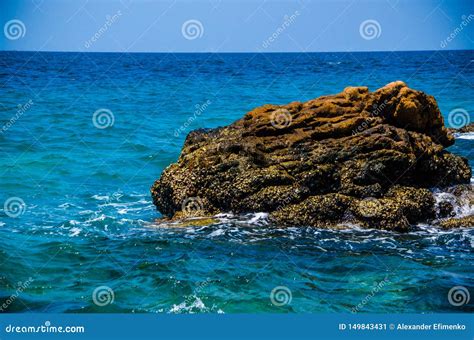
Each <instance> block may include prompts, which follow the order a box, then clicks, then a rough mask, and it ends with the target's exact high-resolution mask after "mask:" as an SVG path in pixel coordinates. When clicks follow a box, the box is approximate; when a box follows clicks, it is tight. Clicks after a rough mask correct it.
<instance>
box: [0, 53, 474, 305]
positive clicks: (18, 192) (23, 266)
mask: <svg viewBox="0 0 474 340" xmlns="http://www.w3.org/2000/svg"><path fill="white" fill-rule="evenodd" d="M395 80H403V81H405V82H406V83H407V84H408V85H409V86H410V87H411V88H414V89H418V90H422V91H425V92H426V93H428V94H431V95H433V96H435V98H436V99H437V101H438V104H439V107H440V109H441V111H442V112H443V115H444V116H445V117H446V118H448V116H449V113H450V112H452V111H453V110H464V111H465V112H467V113H468V114H469V115H470V116H468V120H470V121H471V122H472V121H474V116H473V113H474V101H473V98H474V86H473V84H474V51H436V52H434V51H433V52H429V51H427V52H395V53H394V52H371V53H306V54H300V53H289V54H278V53H274V54H250V53H249V54H206V53H202V54H173V53H165V54H159V53H156V54H145V53H143V54H140V53H138V54H119V53H46V52H40V53H38V52H0V155H1V156H0V172H1V177H0V302H2V301H3V305H2V304H0V311H1V312H48V313H66V312H74V313H75V312H91V313H92V312H93V313H111V312H113V313H116V312H124V313H132V312H135V313H208V312H209V313H320V312H342V313H371V312H373V313H433V312H472V311H474V304H473V303H474V301H473V300H474V298H472V299H471V302H470V303H465V304H462V305H459V306H456V303H453V301H450V299H449V298H448V297H449V294H450V293H449V292H450V290H451V289H452V288H453V287H454V288H455V287H464V288H465V289H467V290H468V291H469V290H470V291H471V293H474V279H473V278H474V252H473V247H474V229H470V230H469V229H458V230H452V231H440V230H438V229H436V228H434V227H433V226H430V225H420V226H417V227H416V228H414V231H412V232H410V233H407V234H398V233H394V232H388V231H377V230H364V229H360V228H356V227H354V228H350V229H345V230H337V231H336V230H324V229H318V228H310V227H306V226H301V227H299V228H282V227H280V226H278V225H272V224H271V223H270V222H269V221H268V219H267V216H266V214H265V212H262V213H258V214H249V215H245V216H234V215H231V214H224V215H220V216H219V222H217V223H213V224H211V225H204V226H190V227H180V228H169V227H163V226H160V225H159V224H158V223H156V222H155V220H156V219H158V218H159V217H160V214H159V212H157V211H156V209H155V208H154V206H153V204H152V201H151V197H150V193H149V189H150V186H151V185H152V184H153V182H154V181H155V180H156V179H157V178H158V177H159V176H160V173H161V172H162V171H163V169H164V168H165V167H167V166H168V165H169V164H171V163H172V162H175V161H176V160H177V158H178V156H179V153H180V150H181V147H182V145H183V142H184V140H185V138H186V135H187V133H189V131H191V130H193V129H197V128H204V127H206V128H212V127H217V126H223V125H227V124H230V123H232V122H233V121H235V120H236V119H239V118H241V117H242V116H243V115H244V114H245V113H246V112H247V111H249V110H251V109H252V108H254V107H257V106H260V105H263V104H266V103H273V104H285V103H288V102H292V101H305V100H309V99H311V98H315V97H318V96H321V95H326V94H332V93H338V92H340V91H342V90H343V89H344V88H345V87H347V86H359V85H360V86H362V85H364V86H368V87H369V89H370V90H376V89H377V88H379V87H382V86H383V85H385V84H387V83H389V82H392V81H395ZM464 111H463V112H464ZM446 121H447V122H448V119H446ZM454 124H457V123H456V121H454ZM471 137H472V136H461V138H459V139H457V141H456V144H455V145H454V146H453V147H451V148H450V151H451V152H453V153H456V154H459V155H463V156H465V157H467V158H468V159H469V160H470V164H471V166H472V165H474V151H473V143H474V140H473V139H472V138H471ZM4 203H5V204H4ZM464 208H465V209H472V207H467V208H466V207H464Z"/></svg>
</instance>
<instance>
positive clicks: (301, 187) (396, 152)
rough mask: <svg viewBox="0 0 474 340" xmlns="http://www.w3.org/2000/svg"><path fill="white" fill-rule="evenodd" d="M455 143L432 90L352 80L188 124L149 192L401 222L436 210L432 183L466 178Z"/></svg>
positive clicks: (390, 225) (306, 217)
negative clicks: (212, 124) (213, 125)
mask: <svg viewBox="0 0 474 340" xmlns="http://www.w3.org/2000/svg"><path fill="white" fill-rule="evenodd" d="M453 143H454V138H453V136H452V135H451V134H450V133H449V132H448V130H447V129H446V128H445V126H444V122H443V118H442V115H441V113H440V111H439V109H438V106H437V104H436V101H435V99H434V98H433V97H432V96H429V95H426V94H424V93H423V92H420V91H415V90H412V89H410V88H408V87H407V86H406V85H405V84H404V83H403V82H400V81H397V82H394V83H390V84H388V85H386V86H385V87H383V88H381V89H379V90H377V91H374V92H369V90H368V89H367V88H366V87H348V88H346V89H345V90H344V91H343V92H342V93H339V94H336V95H330V96H323V97H320V98H317V99H313V100H310V101H308V102H304V103H301V102H293V103H290V104H288V105H283V106H279V105H264V106H262V107H258V108H256V109H254V110H253V111H250V112H248V113H247V114H246V115H245V116H244V117H243V118H242V119H240V120H238V121H236V122H234V123H233V124H231V125H229V126H226V127H222V128H217V129H202V130H196V131H192V132H191V133H190V134H189V135H188V136H187V138H186V141H185V143H184V147H183V150H182V152H181V155H180V157H179V159H178V161H177V163H174V164H171V165H170V166H169V167H168V168H166V169H165V170H164V172H163V173H162V175H161V177H160V179H158V180H157V181H156V182H155V183H154V185H153V186H152V188H151V193H152V197H153V203H154V204H155V205H156V207H157V208H158V210H159V211H160V212H161V213H162V214H163V215H165V216H167V217H169V218H182V217H187V216H211V215H213V214H216V213H221V212H234V213H244V212H262V211H263V212H269V213H270V218H271V219H273V220H274V221H275V222H277V223H279V224H284V225H298V226H300V225H301V226H303V225H304V226H306V225H313V226H321V227H335V226H336V225H337V224H340V223H346V222H351V223H358V224H360V225H362V226H366V227H372V228H380V229H390V230H392V229H395V230H400V231H406V230H408V229H409V227H410V225H412V224H415V223H419V222H423V221H428V220H431V219H434V218H435V217H436V212H435V202H434V198H433V195H432V194H431V192H430V190H428V188H432V187H445V186H451V185H454V184H459V183H469V181H470V178H471V168H470V167H469V165H468V162H467V160H466V159H465V158H462V157H459V156H455V155H453V154H451V153H449V152H447V151H446V150H445V148H446V147H448V146H450V145H452V144H453ZM190 200H191V201H193V202H198V204H194V205H193V207H194V208H193V209H188V208H187V206H186V204H184V203H185V202H187V201H190ZM196 207H197V208H196Z"/></svg>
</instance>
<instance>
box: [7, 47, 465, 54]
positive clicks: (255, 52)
mask: <svg viewBox="0 0 474 340" xmlns="http://www.w3.org/2000/svg"><path fill="white" fill-rule="evenodd" d="M459 51H474V48H472V49H449V50H448V49H439V50H373V51H364V50H362V51H361V50H357V51H306V52H304V51H271V52H270V51H268V52H263V51H254V52H247V51H246V52H242V51H223V52H213V51H195V52H191V51H188V52H184V51H179V52H172V51H149V52H148V51H146V52H145V51H59V50H49V51H39V50H0V53H3V52H25V53H90V54H99V53H104V54H105V53H110V54H112V53H121V54H296V53H303V54H304V53H384V52H392V53H397V52H459Z"/></svg>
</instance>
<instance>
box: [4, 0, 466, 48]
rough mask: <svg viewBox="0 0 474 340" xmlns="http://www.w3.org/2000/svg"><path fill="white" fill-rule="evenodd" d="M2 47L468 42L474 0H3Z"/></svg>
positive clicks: (424, 44) (463, 45)
mask: <svg viewBox="0 0 474 340" xmlns="http://www.w3.org/2000/svg"><path fill="white" fill-rule="evenodd" d="M0 24H1V25H2V28H3V30H2V31H3V32H2V33H3V34H2V35H1V37H0V50H29V51H83V52H326V51H330V52H333V51H397V50H402V51H405V50H441V49H473V48H474V0H411V1H409V0H365V1H357V0H332V1H330V0H312V1H311V0H293V1H290V0H278V1H275V0H240V1H237V0H194V1H191V0H170V1H168V0H166V1H158V0H155V1H152V0H1V2H0Z"/></svg>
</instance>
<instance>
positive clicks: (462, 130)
mask: <svg viewBox="0 0 474 340" xmlns="http://www.w3.org/2000/svg"><path fill="white" fill-rule="evenodd" d="M449 131H450V132H452V133H472V132H474V123H471V124H468V125H465V126H463V127H461V128H460V129H453V128H450V129H449Z"/></svg>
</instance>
